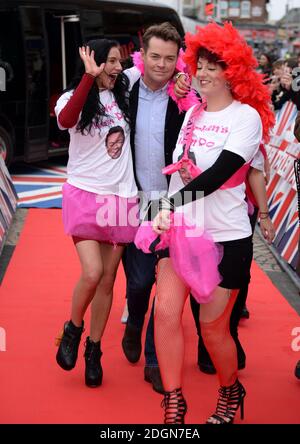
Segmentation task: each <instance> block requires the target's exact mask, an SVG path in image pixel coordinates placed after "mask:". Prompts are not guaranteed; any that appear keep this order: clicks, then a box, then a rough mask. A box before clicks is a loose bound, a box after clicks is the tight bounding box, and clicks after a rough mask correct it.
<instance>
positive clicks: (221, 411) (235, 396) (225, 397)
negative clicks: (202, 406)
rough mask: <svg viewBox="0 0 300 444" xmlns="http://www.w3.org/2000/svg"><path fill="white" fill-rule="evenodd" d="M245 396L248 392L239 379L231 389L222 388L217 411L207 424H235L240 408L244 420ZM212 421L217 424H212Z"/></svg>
mask: <svg viewBox="0 0 300 444" xmlns="http://www.w3.org/2000/svg"><path fill="white" fill-rule="evenodd" d="M245 396H246V390H245V388H244V387H243V386H242V384H241V383H240V381H239V380H238V379H237V380H236V381H235V383H234V384H233V385H230V386H229V387H224V386H223V387H220V388H219V399H218V403H217V408H216V411H215V413H214V414H212V415H211V416H210V417H209V418H208V420H207V421H206V424H233V422H234V418H235V415H236V412H237V411H238V409H239V408H240V413H241V419H244V398H245ZM211 420H214V421H217V422H212V421H211Z"/></svg>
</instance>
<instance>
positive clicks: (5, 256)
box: [0, 208, 300, 315]
mask: <svg viewBox="0 0 300 444" xmlns="http://www.w3.org/2000/svg"><path fill="white" fill-rule="evenodd" d="M49 211H51V210H49ZM27 212H28V209H26V208H18V209H17V211H16V214H15V216H14V220H13V223H12V225H11V228H10V230H9V233H8V236H7V239H6V242H5V245H4V248H3V251H2V254H1V256H0V285H1V282H2V280H3V277H4V275H5V271H6V269H7V267H8V265H9V262H10V260H11V258H12V256H13V252H14V249H15V247H16V245H17V243H18V239H19V236H20V233H21V231H22V228H23V225H24V222H25V219H26V215H27ZM253 244H254V259H255V261H256V263H257V264H258V265H259V266H260V268H261V269H262V270H263V271H264V272H265V273H266V274H267V275H268V276H269V278H270V279H271V281H272V282H273V284H274V285H275V287H277V288H278V290H279V291H280V293H281V294H282V295H283V296H284V297H285V298H286V300H287V301H288V302H289V304H290V305H291V306H292V307H293V308H294V310H295V311H296V312H297V313H298V314H299V315H300V293H299V291H300V279H299V277H298V276H297V275H296V273H295V272H294V271H293V270H292V269H291V267H290V266H289V265H288V264H286V263H284V262H283V260H282V259H280V258H279V257H278V255H277V257H276V252H275V251H274V249H273V248H272V247H270V246H269V245H268V244H267V243H266V242H265V241H264V240H263V239H262V237H261V234H260V230H259V228H258V227H256V230H255V233H254V237H253ZM274 254H275V255H274Z"/></svg>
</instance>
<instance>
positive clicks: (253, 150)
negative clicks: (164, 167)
mask: <svg viewBox="0 0 300 444" xmlns="http://www.w3.org/2000/svg"><path fill="white" fill-rule="evenodd" d="M193 108H194V107H193ZM193 108H191V109H190V110H189V111H188V112H187V114H186V116H185V120H184V122H183V125H182V129H181V131H180V134H179V137H178V140H177V144H176V148H175V150H174V153H173V162H177V161H178V158H180V157H181V156H182V152H183V134H184V129H185V126H186V124H187V122H188V120H189V117H190V115H191V112H192V110H193ZM261 139H262V122H261V118H260V116H259V114H258V112H257V111H256V110H255V109H254V108H252V107H250V106H249V105H245V104H242V103H240V102H238V101H233V102H232V103H231V104H230V105H229V106H228V107H226V108H225V109H223V110H221V111H218V112H206V111H203V113H202V115H201V116H200V118H199V119H198V120H196V122H195V127H194V132H193V138H192V143H191V147H190V152H192V153H193V154H191V156H193V157H194V158H195V159H196V164H197V166H198V167H199V168H200V170H201V171H205V170H206V169H208V168H209V167H211V166H212V165H213V164H214V162H215V161H216V160H217V158H218V157H219V155H220V154H221V152H222V150H228V151H231V152H233V153H236V154H238V155H239V156H241V157H242V158H243V159H244V160H245V162H246V163H250V164H251V162H252V160H253V159H254V157H255V155H256V154H257V153H258V151H259V145H260V142H261ZM257 156H259V154H257ZM183 187H184V182H183V180H182V179H181V176H180V173H179V172H175V173H174V174H172V177H171V181H170V187H169V196H171V195H172V194H174V193H175V192H177V191H178V190H179V189H181V188H183ZM178 211H181V212H182V211H183V212H184V213H185V214H186V215H187V216H188V218H189V219H190V220H192V221H193V222H194V223H196V224H197V225H198V226H200V227H201V228H204V229H205V230H206V231H207V232H208V233H210V234H211V236H212V237H213V239H214V240H215V241H216V242H221V241H229V240H237V239H243V238H246V237H248V236H250V235H251V233H252V231H251V226H250V222H249V217H248V207H247V203H246V201H245V184H244V183H242V184H241V185H238V186H236V187H234V188H228V189H218V190H216V191H214V192H213V193H211V194H210V195H208V196H206V197H205V198H203V199H198V200H196V201H194V202H192V203H190V204H186V205H184V206H181V207H178Z"/></svg>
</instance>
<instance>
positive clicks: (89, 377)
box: [84, 336, 103, 387]
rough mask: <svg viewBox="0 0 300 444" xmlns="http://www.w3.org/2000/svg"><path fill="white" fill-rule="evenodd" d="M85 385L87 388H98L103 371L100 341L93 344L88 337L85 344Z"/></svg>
mask: <svg viewBox="0 0 300 444" xmlns="http://www.w3.org/2000/svg"><path fill="white" fill-rule="evenodd" d="M85 347H86V349H85V353H84V358H85V384H86V385H87V386H88V387H99V385H101V384H102V377H103V371H102V367H101V362H100V358H101V356H102V351H101V348H100V341H98V342H93V341H91V339H90V337H89V336H88V337H87V338H86V343H85Z"/></svg>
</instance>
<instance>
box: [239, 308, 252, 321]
mask: <svg viewBox="0 0 300 444" xmlns="http://www.w3.org/2000/svg"><path fill="white" fill-rule="evenodd" d="M249 317H250V313H249V311H248V309H247V307H246V305H245V306H244V307H243V310H242V313H241V318H244V319H249Z"/></svg>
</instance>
